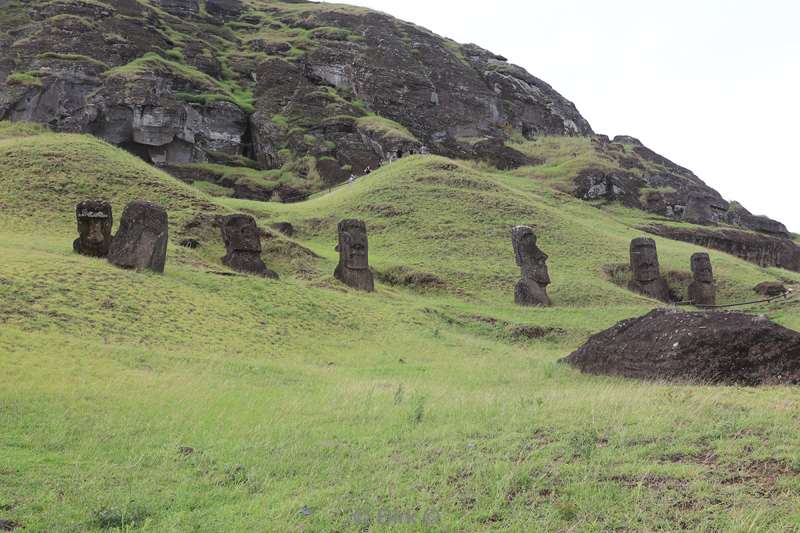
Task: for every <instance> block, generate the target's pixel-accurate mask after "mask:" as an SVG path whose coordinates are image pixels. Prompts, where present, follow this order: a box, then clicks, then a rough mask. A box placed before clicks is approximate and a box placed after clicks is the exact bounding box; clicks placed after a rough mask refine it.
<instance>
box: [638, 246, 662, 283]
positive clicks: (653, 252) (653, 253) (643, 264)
mask: <svg viewBox="0 0 800 533" xmlns="http://www.w3.org/2000/svg"><path fill="white" fill-rule="evenodd" d="M631 271H632V272H633V279H635V280H636V281H638V282H640V283H648V282H651V281H655V280H657V279H658V278H659V277H660V276H661V273H660V271H659V267H658V251H657V249H656V241H654V240H653V239H650V238H648V237H639V238H637V239H633V240H632V241H631Z"/></svg>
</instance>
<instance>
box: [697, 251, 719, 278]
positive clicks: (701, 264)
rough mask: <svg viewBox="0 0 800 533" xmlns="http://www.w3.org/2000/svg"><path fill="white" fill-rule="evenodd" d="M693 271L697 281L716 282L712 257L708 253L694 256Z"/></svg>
mask: <svg viewBox="0 0 800 533" xmlns="http://www.w3.org/2000/svg"><path fill="white" fill-rule="evenodd" d="M692 273H693V274H694V279H695V281H699V282H701V283H714V271H713V270H712V268H711V258H710V257H709V256H708V254H706V253H698V254H694V255H693V256H692Z"/></svg>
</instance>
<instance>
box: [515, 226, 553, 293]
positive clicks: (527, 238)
mask: <svg viewBox="0 0 800 533" xmlns="http://www.w3.org/2000/svg"><path fill="white" fill-rule="evenodd" d="M511 240H512V243H513V244H514V254H515V255H516V258H517V265H518V266H519V267H520V268H521V269H522V277H524V278H527V279H530V280H533V281H535V282H536V283H538V284H539V285H544V286H546V285H549V284H550V273H549V272H548V270H547V259H548V256H547V254H546V253H544V252H543V251H542V250H540V249H539V247H538V246H537V245H536V234H535V233H533V229H532V228H530V227H528V226H515V227H514V229H512V230H511Z"/></svg>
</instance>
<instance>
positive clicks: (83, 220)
mask: <svg viewBox="0 0 800 533" xmlns="http://www.w3.org/2000/svg"><path fill="white" fill-rule="evenodd" d="M75 217H76V218H77V219H78V238H77V239H75V242H73V243H72V249H73V250H75V251H76V252H78V253H79V254H81V255H88V256H90V257H105V256H107V255H108V248H109V247H110V246H111V226H112V224H113V223H114V220H113V218H112V217H111V204H110V203H108V202H104V201H103V200H84V201H83V202H81V203H79V204H78V206H77V207H76V208H75Z"/></svg>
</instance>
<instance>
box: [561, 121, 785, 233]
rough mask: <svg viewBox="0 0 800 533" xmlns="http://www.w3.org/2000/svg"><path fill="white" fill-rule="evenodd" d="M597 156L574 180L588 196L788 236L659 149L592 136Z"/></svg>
mask: <svg viewBox="0 0 800 533" xmlns="http://www.w3.org/2000/svg"><path fill="white" fill-rule="evenodd" d="M592 147H593V149H594V152H595V154H594V155H595V158H596V160H597V161H598V162H600V163H601V164H598V165H596V166H588V167H587V168H584V169H583V170H581V171H580V172H579V173H578V176H577V177H576V178H575V180H574V181H575V189H574V194H575V196H577V197H578V198H582V199H584V200H594V201H597V200H601V201H606V202H621V203H622V204H624V205H626V206H628V207H632V208H636V209H643V210H645V211H648V212H650V213H654V214H658V215H661V216H663V217H666V218H670V219H673V220H679V221H683V222H689V223H692V224H698V225H703V226H715V225H720V224H729V225H734V226H739V227H742V228H745V229H749V230H753V231H756V232H758V233H764V234H766V235H770V236H776V237H788V236H789V232H788V231H787V229H786V227H785V226H784V225H783V224H781V223H780V222H776V221H774V220H772V219H769V218H767V217H763V216H755V215H753V214H751V213H750V212H749V211H747V210H746V209H745V208H744V207H742V206H741V205H740V204H738V203H736V202H728V201H726V200H725V199H724V198H723V197H722V195H720V193H718V192H717V191H715V190H714V189H712V188H711V187H709V186H708V185H706V184H705V183H704V182H703V181H702V180H701V179H700V178H698V177H697V176H695V175H694V173H692V171H690V170H688V169H686V168H684V167H682V166H680V165H677V164H675V163H673V162H672V161H670V160H669V159H667V158H665V157H663V156H661V155H659V154H657V153H655V152H654V151H652V150H650V149H649V148H647V147H646V146H644V145H643V144H642V142H641V141H639V140H638V139H636V138H634V137H631V136H627V135H624V136H617V137H615V138H614V139H613V140H609V138H608V137H606V136H604V135H595V136H593V137H592Z"/></svg>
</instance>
